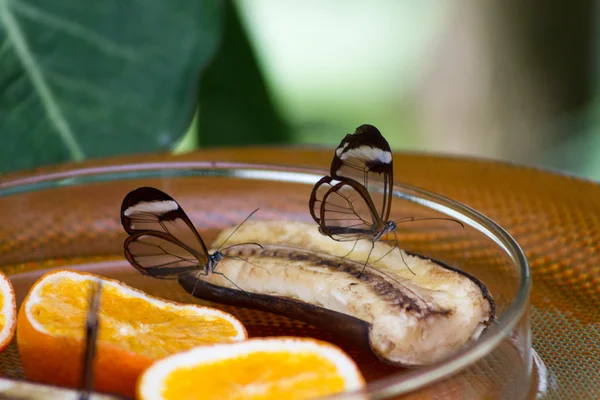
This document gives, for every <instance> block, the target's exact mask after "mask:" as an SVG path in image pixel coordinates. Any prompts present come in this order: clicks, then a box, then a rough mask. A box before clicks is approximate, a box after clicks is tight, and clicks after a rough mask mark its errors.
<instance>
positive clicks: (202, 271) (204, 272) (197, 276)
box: [192, 270, 208, 296]
mask: <svg viewBox="0 0 600 400" xmlns="http://www.w3.org/2000/svg"><path fill="white" fill-rule="evenodd" d="M207 275H208V271H204V270H200V271H198V273H197V274H196V284H195V285H194V289H193V290H192V296H193V295H194V293H196V288H198V284H199V283H200V277H201V276H207Z"/></svg>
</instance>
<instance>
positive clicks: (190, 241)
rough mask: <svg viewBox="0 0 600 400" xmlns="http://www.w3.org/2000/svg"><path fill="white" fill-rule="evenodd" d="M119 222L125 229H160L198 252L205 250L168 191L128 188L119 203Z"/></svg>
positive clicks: (206, 251)
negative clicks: (128, 191) (121, 202)
mask: <svg viewBox="0 0 600 400" xmlns="http://www.w3.org/2000/svg"><path fill="white" fill-rule="evenodd" d="M121 224H122V225H123V228H124V229H125V231H126V232H127V233H129V234H130V235H131V234H135V233H139V232H145V231H153V232H162V233H165V234H167V235H170V236H172V237H173V238H175V239H177V240H178V241H180V242H182V243H183V244H185V245H186V246H187V247H189V248H193V249H195V248H197V249H198V251H199V252H200V253H205V254H208V250H207V248H206V245H205V244H204V241H203V240H202V238H201V237H200V234H199V233H198V231H197V230H196V228H194V224H192V221H191V220H190V218H189V217H188V216H187V214H186V213H185V212H184V211H183V209H182V208H181V206H180V205H179V204H178V203H177V202H176V201H175V200H174V199H173V198H172V197H171V196H169V195H168V194H166V193H164V192H162V191H160V190H158V189H155V188H152V187H141V188H138V189H136V190H133V191H131V192H130V193H129V194H128V195H127V196H126V197H125V199H124V200H123V204H122V205H121Z"/></svg>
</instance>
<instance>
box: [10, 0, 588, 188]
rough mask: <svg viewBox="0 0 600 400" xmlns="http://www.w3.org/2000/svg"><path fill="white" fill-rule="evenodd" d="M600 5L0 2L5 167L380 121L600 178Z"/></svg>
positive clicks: (462, 147)
mask: <svg viewBox="0 0 600 400" xmlns="http://www.w3.org/2000/svg"><path fill="white" fill-rule="evenodd" d="M597 7H598V6H597V2H595V1H592V0H579V1H577V2H555V3H547V2H542V1H541V0H532V1H529V2H526V3H523V2H520V1H517V0H508V1H503V2H498V1H479V0H460V1H459V0H455V1H439V0H421V1H409V0H402V1H399V0H378V1H365V0H344V1H341V0H327V1H322V0H285V1H281V0H238V1H232V2H227V1H224V0H223V1H222V0H194V1H191V0H170V1H169V2H165V1H162V0H126V1H123V0H105V1H103V2H89V3H86V4H85V6H84V5H82V4H81V3H80V2H79V1H78V0H2V1H0V133H1V135H2V136H1V138H2V144H1V145H0V171H2V172H6V171H12V170H17V169H24V168H31V167H36V166H41V165H46V164H52V163H58V162H65V161H73V160H75V161H76V160H82V159H85V158H91V157H101V156H108V155H113V154H127V153H136V152H153V151H176V152H183V151H190V150H193V149H196V148H203V147H209V146H238V145H239V146H243V145H261V144H295V145H304V144H317V145H326V146H335V145H336V144H337V143H339V141H340V139H341V138H342V137H343V136H344V134H346V133H350V132H352V131H353V130H354V128H355V127H356V126H358V125H360V124H363V123H370V124H373V125H375V126H377V127H378V128H380V130H381V131H382V133H383V134H384V135H385V136H386V138H387V139H388V140H389V142H390V144H391V145H392V147H393V148H394V149H396V150H406V151H429V152H436V153H445V154H458V155H470V156H482V157H490V158H496V159H502V160H507V161H513V162H519V163H525V164H529V165H536V166H543V167H550V168H558V169H560V170H563V171H567V172H571V173H575V174H579V175H583V176H585V177H588V178H592V179H600V137H599V135H598V133H597V132H598V127H599V125H600V84H599V82H598V73H597V72H598V61H599V58H598V57H599V56H600V47H599V44H598V40H597V39H598V38H599V37H600V31H598V27H597V23H596V20H597V18H596V16H597V15H598V9H597Z"/></svg>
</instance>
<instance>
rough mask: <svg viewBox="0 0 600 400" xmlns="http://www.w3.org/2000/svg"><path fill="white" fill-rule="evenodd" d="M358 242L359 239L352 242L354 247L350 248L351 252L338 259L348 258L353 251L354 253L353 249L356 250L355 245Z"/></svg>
mask: <svg viewBox="0 0 600 400" xmlns="http://www.w3.org/2000/svg"><path fill="white" fill-rule="evenodd" d="M359 240H360V239H356V241H355V242H354V245H353V246H352V249H351V250H350V251H349V252H348V253H346V254H344V255H343V256H340V258H346V257H348V256H349V255H350V254H352V252H353V251H354V249H355V248H356V244H357V243H358V241H359Z"/></svg>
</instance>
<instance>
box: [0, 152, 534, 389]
mask: <svg viewBox="0 0 600 400" xmlns="http://www.w3.org/2000/svg"><path fill="white" fill-rule="evenodd" d="M115 161H116V160H115ZM194 170H214V171H230V172H231V171H234V173H232V174H230V175H227V174H223V173H222V174H221V175H219V174H217V175H211V174H208V173H204V174H203V173H195V174H194V173H189V174H181V173H180V174H167V175H161V174H160V172H161V171H162V172H165V171H172V172H174V171H182V172H183V171H188V172H191V171H194ZM235 171H237V172H235ZM240 173H241V174H240ZM328 174H329V172H328V171H327V170H324V169H318V168H310V167H305V166H292V165H282V164H256V163H248V162H223V161H162V160H161V161H157V162H124V163H119V162H118V161H117V162H115V163H113V164H111V165H101V166H90V167H86V166H82V165H78V164H74V165H71V166H68V167H67V168H61V169H58V170H55V171H52V170H49V171H45V170H44V169H42V170H34V171H30V172H29V173H24V174H19V175H18V176H16V177H14V178H11V177H8V179H6V180H4V181H1V182H0V197H7V196H13V195H18V194H21V193H26V192H32V191H40V190H44V189H50V188H60V187H69V186H79V185H86V184H94V183H98V182H107V181H112V180H130V179H140V178H144V177H153V178H159V177H164V178H169V177H184V176H219V177H230V178H241V179H259V180H276V181H280V182H287V183H302V184H310V183H314V182H316V181H317V180H318V179H320V178H321V177H322V176H324V175H328ZM119 175H122V176H121V177H119ZM103 176H106V177H103ZM94 177H96V178H97V179H94ZM286 178H287V179H286ZM402 189H404V191H405V192H406V191H408V192H414V193H417V194H418V195H419V196H421V198H420V201H418V200H417V201H416V199H417V198H416V197H415V196H410V195H407V194H406V193H403V192H402ZM394 196H395V197H399V198H402V199H404V200H408V201H412V202H416V203H418V204H421V205H423V206H425V207H428V208H431V209H434V210H436V211H439V212H442V213H445V214H447V215H451V216H453V217H455V218H456V217H457V216H459V217H462V218H460V220H461V222H463V223H466V224H467V225H469V226H471V227H473V228H474V229H476V230H477V231H479V232H480V233H483V234H484V235H486V236H487V237H488V238H490V239H492V240H493V241H494V242H495V243H496V245H499V246H500V247H503V250H504V251H505V252H506V253H507V255H509V256H510V257H511V258H512V260H513V262H514V263H515V265H516V266H517V267H518V268H519V269H520V273H521V282H520V285H519V289H518V292H517V295H516V296H515V298H514V300H513V302H512V304H511V305H510V306H509V307H508V308H507V310H506V311H505V312H504V313H503V315H502V317H501V318H497V320H496V321H495V323H494V325H492V326H490V327H489V328H488V329H487V330H486V332H484V334H483V335H482V336H481V337H480V338H478V339H477V340H476V341H475V342H473V343H470V344H469V345H467V346H465V347H463V348H461V349H460V350H458V351H457V352H455V353H454V354H453V355H452V356H450V357H449V358H447V359H444V360H442V361H440V362H436V363H434V364H432V365H428V366H423V367H419V368H418V369H415V370H413V371H404V372H402V374H401V378H400V379H399V377H398V376H397V375H391V376H388V377H385V378H381V379H377V380H375V381H372V382H370V383H369V384H368V385H367V386H366V387H365V389H363V390H366V392H367V393H369V395H375V396H376V397H378V398H380V397H382V396H388V395H399V394H405V393H409V392H411V391H414V390H417V389H420V388H423V387H425V386H428V385H431V384H432V383H434V382H438V381H440V380H442V379H445V378H448V377H450V376H452V375H455V374H457V373H458V372H460V371H461V370H463V369H464V368H466V367H468V366H469V365H471V364H473V363H475V362H477V361H479V360H480V359H482V358H483V357H485V356H486V355H487V354H489V353H490V352H491V351H493V350H494V349H495V348H496V347H497V346H498V345H499V344H500V342H501V341H502V340H503V339H504V338H505V337H506V336H507V335H509V334H510V332H511V331H512V330H513V329H514V327H515V326H516V325H517V323H518V322H519V320H520V319H521V317H522V316H523V315H524V314H525V312H526V310H527V308H528V300H529V294H530V290H531V276H530V271H529V265H528V262H527V258H526V256H525V254H524V252H523V250H522V249H521V248H520V246H519V245H518V243H517V242H516V241H515V239H514V238H512V236H511V235H510V234H509V233H508V232H507V231H506V230H504V228H502V227H501V226H500V225H498V224H497V223H496V222H494V221H493V220H492V219H490V218H488V217H486V216H485V215H483V214H482V213H480V212H478V211H476V210H474V209H473V208H471V207H469V206H466V205H464V204H462V203H459V202H457V201H455V200H452V199H450V198H447V197H445V196H442V195H439V194H436V193H433V192H430V191H428V190H425V189H421V188H418V187H416V186H412V185H408V184H404V183H401V182H398V181H395V182H394ZM442 210H443V211H442ZM448 212H450V214H448ZM464 217H467V218H466V219H465V218H464ZM484 230H485V231H487V232H484ZM356 393H360V391H358V392H356ZM352 394H353V393H349V392H347V393H342V394H339V395H334V396H330V397H327V398H331V399H333V398H342V397H344V396H348V395H352Z"/></svg>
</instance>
